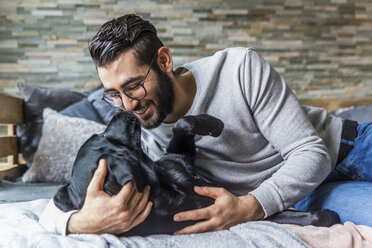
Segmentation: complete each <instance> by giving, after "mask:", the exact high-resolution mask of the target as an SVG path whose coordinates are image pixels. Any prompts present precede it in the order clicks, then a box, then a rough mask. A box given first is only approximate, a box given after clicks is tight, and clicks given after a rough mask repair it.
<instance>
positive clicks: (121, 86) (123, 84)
mask: <svg viewBox="0 0 372 248" xmlns="http://www.w3.org/2000/svg"><path fill="white" fill-rule="evenodd" d="M143 78H144V76H142V75H139V76H136V77H131V78H128V79H127V80H125V81H124V82H122V83H121V84H120V89H124V88H125V86H127V85H128V84H130V83H133V82H136V81H139V80H141V79H143ZM108 91H117V90H116V89H114V88H109V89H105V92H108Z"/></svg>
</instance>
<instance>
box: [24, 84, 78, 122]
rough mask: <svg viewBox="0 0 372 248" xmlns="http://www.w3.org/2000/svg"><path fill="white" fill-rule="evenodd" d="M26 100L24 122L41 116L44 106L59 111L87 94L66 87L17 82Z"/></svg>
mask: <svg viewBox="0 0 372 248" xmlns="http://www.w3.org/2000/svg"><path fill="white" fill-rule="evenodd" d="M17 87H18V89H19V92H20V93H21V96H22V98H23V100H24V122H25V123H28V122H31V121H35V120H37V119H40V118H41V115H42V113H43V109H44V108H47V107H48V108H52V109H55V110H57V111H59V110H62V109H64V108H66V107H67V106H70V105H71V104H73V103H75V102H78V101H80V100H82V99H83V98H84V97H85V95H84V94H83V93H80V92H76V91H71V90H66V89H48V88H41V87H37V86H33V85H31V84H26V83H20V82H19V83H17Z"/></svg>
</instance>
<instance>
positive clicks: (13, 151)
mask: <svg viewBox="0 0 372 248" xmlns="http://www.w3.org/2000/svg"><path fill="white" fill-rule="evenodd" d="M8 155H18V147H17V137H15V136H13V137H8V136H6V137H0V157H5V156H8Z"/></svg>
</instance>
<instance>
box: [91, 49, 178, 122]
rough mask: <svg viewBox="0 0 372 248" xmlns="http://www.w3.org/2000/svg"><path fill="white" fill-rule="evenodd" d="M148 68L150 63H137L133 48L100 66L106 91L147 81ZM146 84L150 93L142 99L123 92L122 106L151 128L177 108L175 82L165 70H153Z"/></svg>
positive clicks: (99, 69) (117, 89)
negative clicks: (174, 104) (130, 96)
mask: <svg viewBox="0 0 372 248" xmlns="http://www.w3.org/2000/svg"><path fill="white" fill-rule="evenodd" d="M154 63H156V61H154ZM148 69H149V66H148V65H144V66H139V65H138V64H137V60H136V58H135V56H134V54H133V53H132V52H131V51H130V50H129V51H124V52H123V53H121V54H120V55H119V56H118V57H117V58H116V59H115V60H114V61H113V62H112V63H110V64H108V65H107V66H102V67H97V71H98V75H99V77H100V79H101V81H102V84H103V86H104V87H105V91H106V92H122V91H123V89H124V88H125V86H127V85H128V84H132V83H139V82H141V81H143V80H144V79H145V76H146V73H147V71H148ZM144 87H145V89H146V96H145V97H144V98H142V99H141V100H134V99H131V98H129V97H127V96H126V95H124V94H123V95H122V100H123V106H122V108H123V109H124V110H127V111H131V112H133V113H134V114H135V115H136V116H137V117H138V119H139V120H140V122H141V125H142V126H143V127H144V128H147V129H151V128H155V127H157V126H159V125H160V124H161V123H162V122H163V121H164V119H165V118H166V116H167V115H168V114H170V113H171V112H172V110H173V103H174V90H173V83H172V81H171V79H170V78H169V77H168V75H166V74H165V73H164V72H159V73H157V72H156V71H155V70H151V71H150V73H149V74H148V76H147V78H146V80H145V82H144Z"/></svg>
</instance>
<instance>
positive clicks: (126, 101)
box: [121, 94, 139, 111]
mask: <svg viewBox="0 0 372 248" xmlns="http://www.w3.org/2000/svg"><path fill="white" fill-rule="evenodd" d="M121 100H122V101H123V107H124V109H125V110H127V111H133V110H134V109H136V107H137V106H138V104H139V100H136V99H132V98H130V97H128V96H126V95H125V94H122V95H121Z"/></svg>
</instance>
